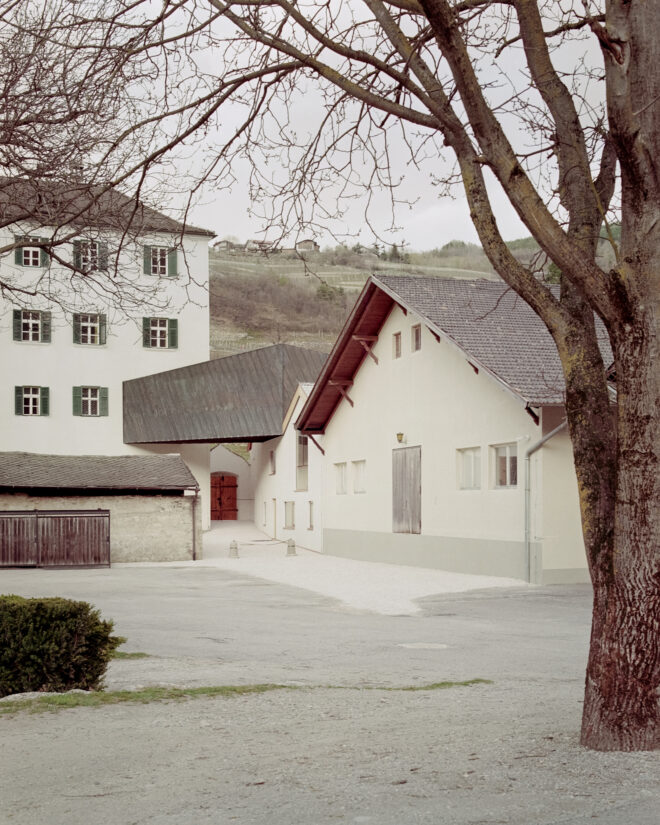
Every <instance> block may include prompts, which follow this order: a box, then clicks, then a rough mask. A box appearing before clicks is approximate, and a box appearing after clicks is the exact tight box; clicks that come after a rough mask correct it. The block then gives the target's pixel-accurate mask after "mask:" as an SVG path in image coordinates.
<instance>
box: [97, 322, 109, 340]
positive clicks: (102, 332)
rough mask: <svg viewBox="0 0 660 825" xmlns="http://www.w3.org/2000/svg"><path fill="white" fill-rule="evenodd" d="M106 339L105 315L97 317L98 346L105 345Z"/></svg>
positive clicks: (106, 323) (106, 325)
mask: <svg viewBox="0 0 660 825" xmlns="http://www.w3.org/2000/svg"><path fill="white" fill-rule="evenodd" d="M107 337H108V318H107V316H106V315H99V344H105V342H106V339H107Z"/></svg>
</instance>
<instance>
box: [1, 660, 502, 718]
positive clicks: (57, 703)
mask: <svg viewBox="0 0 660 825" xmlns="http://www.w3.org/2000/svg"><path fill="white" fill-rule="evenodd" d="M142 655H147V654H142ZM128 656H129V657H130V656H131V654H128ZM492 684H493V682H492V681H491V680H490V679H467V680H466V681H464V682H432V683H431V684H428V685H404V686H403V687H378V686H376V685H371V686H368V687H364V686H360V687H351V686H350V685H308V686H304V687H305V688H306V689H307V690H314V689H315V688H318V687H322V688H323V689H324V690H387V691H397V692H406V691H419V690H447V689H449V688H455V687H472V686H473V685H492ZM302 687H303V686H301V685H277V684H263V685H212V686H209V687H196V688H174V687H149V688H143V689H142V690H112V691H92V692H89V693H58V694H55V695H52V696H37V697H35V698H33V699H14V700H8V701H6V702H0V716H8V715H10V714H16V713H19V712H20V711H28V712H29V713H46V712H48V711H58V710H66V709H67V708H80V707H83V708H98V707H101V706H102V705H119V704H122V703H123V702H132V703H134V704H149V703H150V702H171V701H175V702H176V701H181V700H184V699H197V698H199V697H204V696H211V697H216V696H220V697H225V698H231V697H233V696H245V695H247V694H251V693H268V692H269V691H272V690H300V689H301V688H302Z"/></svg>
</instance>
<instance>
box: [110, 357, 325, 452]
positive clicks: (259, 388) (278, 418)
mask: <svg viewBox="0 0 660 825" xmlns="http://www.w3.org/2000/svg"><path fill="white" fill-rule="evenodd" d="M325 359H326V355H325V354H324V353H321V352H316V351H314V350H307V349H302V348H301V347H293V346H290V345H288V344H275V345H273V346H270V347H264V348H262V349H257V350H250V351H248V352H241V353H238V354H237V355H229V356H227V357H225V358H217V359H215V360H213V361H205V362H204V363H202V364H193V365H192V366H189V367H181V368H179V369H175V370H168V371H167V372H161V373H157V374H156V375H148V376H146V377H144V378H136V379H134V380H132V381H125V382H124V442H125V443H126V444H153V443H158V442H161V443H162V442H168V443H180V442H221V441H266V440H267V439H269V438H273V437H274V436H277V435H280V434H281V432H282V422H283V420H284V416H285V415H286V411H287V409H288V406H289V403H290V401H291V398H292V397H293V394H294V392H295V391H296V388H297V386H298V384H299V383H300V382H313V381H315V380H316V377H317V375H318V374H319V372H320V371H321V367H322V366H323V364H324V362H325Z"/></svg>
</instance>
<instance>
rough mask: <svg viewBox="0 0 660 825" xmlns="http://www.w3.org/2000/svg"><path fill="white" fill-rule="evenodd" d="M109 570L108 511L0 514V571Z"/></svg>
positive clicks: (6, 511) (1, 512) (0, 512)
mask: <svg viewBox="0 0 660 825" xmlns="http://www.w3.org/2000/svg"><path fill="white" fill-rule="evenodd" d="M109 566H110V511H109V510H30V511H25V510H4V511H0V567H109Z"/></svg>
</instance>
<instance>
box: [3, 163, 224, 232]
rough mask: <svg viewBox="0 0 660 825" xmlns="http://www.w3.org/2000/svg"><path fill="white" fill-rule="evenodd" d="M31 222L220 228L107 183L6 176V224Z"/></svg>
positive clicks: (119, 227) (181, 229)
mask: <svg viewBox="0 0 660 825" xmlns="http://www.w3.org/2000/svg"><path fill="white" fill-rule="evenodd" d="M20 221H26V222H28V223H32V222H34V223H37V224H39V225H41V226H64V225H71V226H77V227H78V226H79V227H83V226H84V227H94V228H99V229H115V230H118V231H122V232H123V231H128V232H130V233H131V234H140V233H144V232H167V233H170V234H174V235H181V234H188V235H204V236H207V237H209V238H212V237H213V236H214V235H215V233H214V232H211V231H209V230H208V229H200V228H199V227H196V226H189V225H188V224H185V225H184V224H182V223H180V222H179V221H175V220H174V219H173V218H170V217H168V216H167V215H163V214H161V213H160V212H157V211H156V210H155V209H151V208H150V207H148V206H145V205H144V204H142V203H140V202H139V201H136V200H135V199H134V198H129V197H128V196H127V195H124V194H122V193H121V192H119V191H118V190H116V189H112V190H110V191H107V192H103V187H102V186H101V185H92V186H86V185H84V184H77V183H60V182H55V181H42V180H35V181H33V180H30V179H28V178H0V226H7V225H8V224H12V223H17V222H20Z"/></svg>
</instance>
